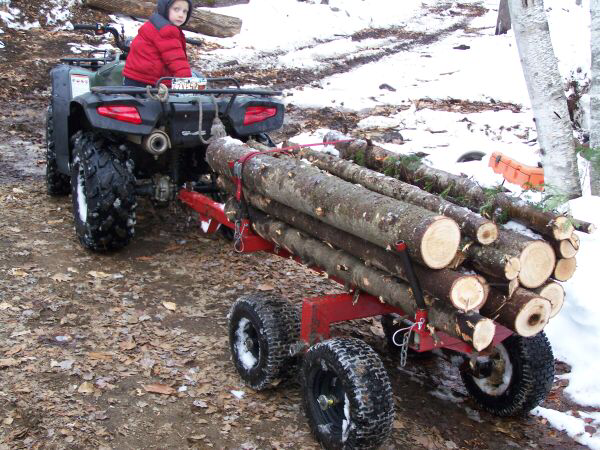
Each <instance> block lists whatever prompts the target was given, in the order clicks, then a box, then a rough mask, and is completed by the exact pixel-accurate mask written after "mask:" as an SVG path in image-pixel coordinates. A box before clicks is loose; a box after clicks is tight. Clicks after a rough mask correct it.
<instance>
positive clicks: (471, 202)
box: [324, 132, 588, 240]
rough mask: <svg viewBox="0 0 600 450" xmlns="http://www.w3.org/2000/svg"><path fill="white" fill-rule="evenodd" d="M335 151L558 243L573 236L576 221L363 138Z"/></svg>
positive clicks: (333, 136) (327, 137)
mask: <svg viewBox="0 0 600 450" xmlns="http://www.w3.org/2000/svg"><path fill="white" fill-rule="evenodd" d="M345 137H346V136H344V135H342V134H340V133H337V132H332V133H328V134H327V135H325V138H324V139H325V140H326V141H332V140H337V139H343V138H345ZM335 148H336V149H337V150H338V151H339V152H340V157H341V158H343V159H349V160H353V161H356V162H358V163H360V165H364V166H365V167H368V168H369V169H373V170H377V171H378V172H382V173H388V174H391V175H392V176H394V177H395V178H398V179H399V180H401V181H404V182H406V183H410V184H414V185H415V186H418V187H420V188H422V189H425V190H428V191H431V192H434V193H437V194H440V193H442V192H444V193H446V194H447V195H448V198H449V199H451V200H452V202H453V203H456V204H458V205H460V206H464V207H466V208H469V209H471V210H472V211H474V212H480V211H481V209H482V208H483V207H484V205H485V206H486V209H487V210H489V211H490V212H491V211H494V212H495V211H499V212H500V213H501V214H505V215H507V216H508V217H510V218H512V219H514V220H515V221H518V222H521V223H523V224H525V225H526V226H528V227H529V228H531V229H533V230H535V231H537V232H538V233H540V234H542V235H543V236H548V237H550V238H552V239H556V240H561V239H567V238H569V237H570V236H571V234H572V233H573V230H574V227H573V220H572V219H570V218H568V217H565V216H562V215H559V214H555V213H552V212H550V211H542V210H540V209H537V208H536V207H535V206H534V205H531V204H530V203H527V202H525V201H523V200H520V199H518V198H514V197H510V196H509V195H507V194H504V193H502V192H500V193H495V194H494V195H490V194H487V193H486V191H485V190H484V189H483V188H482V187H481V186H479V185H478V184H477V183H476V182H474V181H472V180H470V179H468V178H466V177H462V176H458V175H453V174H451V173H449V172H446V171H443V170H440V169H435V168H433V167H430V166H427V165H426V164H423V163H422V162H420V160H419V159H418V158H416V157H412V156H405V155H404V156H403V155H398V154H396V153H393V152H390V151H388V150H385V149H383V148H381V147H377V146H373V145H369V144H368V143H367V142H366V141H363V140H360V139H357V140H355V141H353V142H342V143H337V144H335ZM585 229H588V228H585Z"/></svg>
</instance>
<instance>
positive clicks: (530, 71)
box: [509, 0, 581, 199]
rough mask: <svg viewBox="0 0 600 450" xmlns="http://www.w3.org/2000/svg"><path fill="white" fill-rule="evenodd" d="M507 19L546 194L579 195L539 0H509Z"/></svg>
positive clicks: (562, 98) (571, 143) (559, 80)
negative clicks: (528, 104) (532, 121)
mask: <svg viewBox="0 0 600 450" xmlns="http://www.w3.org/2000/svg"><path fill="white" fill-rule="evenodd" d="M509 7H510V16H511V21H512V26H513V30H514V32H515V39H516V41H517V47H518V49H519V55H520V58H521V65H522V67H523V74H524V75H525V82H526V83H527V90H528V91H529V98H530V100H531V106H532V109H533V115H534V117H535V124H536V129H537V134H538V142H539V145H540V149H541V154H542V163H543V165H544V178H545V180H546V192H549V191H554V192H556V193H557V194H559V195H564V196H565V197H566V198H567V199H572V198H576V197H580V196H581V186H580V184H579V174H578V170H577V156H576V153H575V142H574V139H573V129H572V126H571V122H570V119H569V111H568V108H567V98H566V96H565V92H564V90H563V83H562V78H561V75H560V72H559V71H558V64H557V60H556V57H555V56H554V50H553V48H552V41H551V39H550V30H549V28H548V20H547V18H546V13H545V11H544V2H543V1H542V0H510V1H509Z"/></svg>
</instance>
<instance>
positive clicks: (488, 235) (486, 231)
mask: <svg viewBox="0 0 600 450" xmlns="http://www.w3.org/2000/svg"><path fill="white" fill-rule="evenodd" d="M476 237H477V242H479V243H480V244H481V245H489V244H491V243H492V242H494V241H495V240H496V239H498V227H497V226H496V224H495V223H493V222H487V223H484V224H483V225H481V226H480V227H479V228H478V229H477V236H476Z"/></svg>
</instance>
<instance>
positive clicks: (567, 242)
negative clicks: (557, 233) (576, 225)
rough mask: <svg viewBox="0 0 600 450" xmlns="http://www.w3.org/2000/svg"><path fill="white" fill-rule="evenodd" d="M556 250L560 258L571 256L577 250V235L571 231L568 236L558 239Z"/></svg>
mask: <svg viewBox="0 0 600 450" xmlns="http://www.w3.org/2000/svg"><path fill="white" fill-rule="evenodd" d="M556 250H557V253H558V254H559V255H560V257H561V258H573V257H574V256H575V255H576V254H577V252H578V251H579V236H577V235H576V234H575V233H573V234H572V235H571V237H570V238H568V239H563V240H562V241H558V243H557V245H556Z"/></svg>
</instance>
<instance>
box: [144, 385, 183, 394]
mask: <svg viewBox="0 0 600 450" xmlns="http://www.w3.org/2000/svg"><path fill="white" fill-rule="evenodd" d="M142 387H143V388H144V390H145V391H146V392H152V393H154V394H163V395H173V394H174V393H175V392H176V391H175V389H173V388H172V387H171V386H167V385H166V384H145V385H143V386H142Z"/></svg>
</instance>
